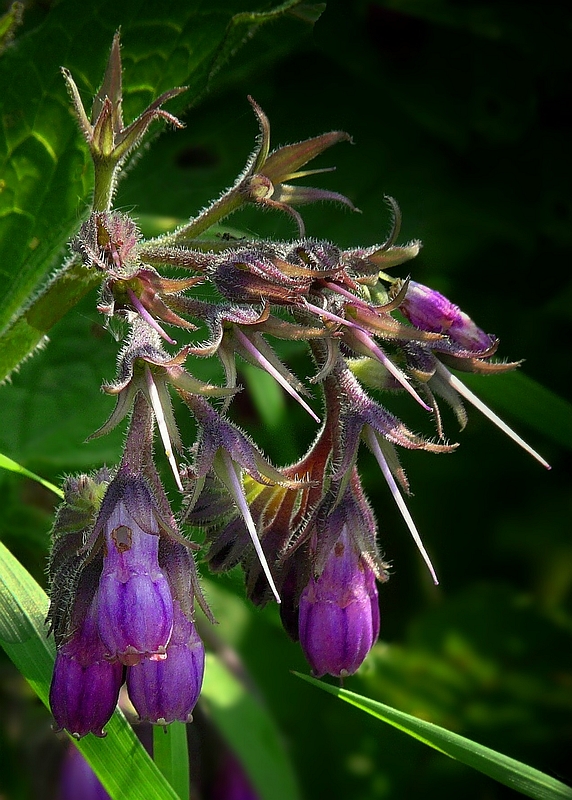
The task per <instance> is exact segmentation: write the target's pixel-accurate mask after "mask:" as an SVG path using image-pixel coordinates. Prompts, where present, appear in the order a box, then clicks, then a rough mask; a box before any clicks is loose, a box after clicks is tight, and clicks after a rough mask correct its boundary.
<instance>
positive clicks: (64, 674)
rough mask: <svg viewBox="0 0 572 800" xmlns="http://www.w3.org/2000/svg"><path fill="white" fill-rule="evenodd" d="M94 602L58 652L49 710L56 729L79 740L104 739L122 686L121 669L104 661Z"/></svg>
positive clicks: (104, 656)
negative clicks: (91, 736) (86, 736)
mask: <svg viewBox="0 0 572 800" xmlns="http://www.w3.org/2000/svg"><path fill="white" fill-rule="evenodd" d="M97 622H98V603H97V599H94V601H93V602H92V604H91V606H90V607H89V609H88V611H87V614H86V615H85V617H84V618H83V619H82V620H80V621H78V623H77V628H76V630H75V631H74V632H73V633H72V634H71V636H70V637H69V639H68V640H67V641H66V642H65V644H63V645H62V646H61V647H60V648H59V649H58V651H57V654H56V663H55V666H54V673H53V676H52V683H51V686H50V708H51V709H52V714H53V715H54V719H55V721H56V724H57V726H58V728H60V729H61V728H65V730H67V731H68V732H69V733H70V734H71V735H72V736H74V737H75V738H76V739H79V738H80V737H82V736H85V735H86V734H88V733H94V734H95V735H96V736H105V733H104V730H103V728H104V725H105V724H106V723H107V722H108V721H109V719H110V717H111V715H112V714H113V711H114V709H115V706H116V705H117V700H118V697H119V689H120V688H121V684H122V683H123V666H122V664H120V663H118V662H112V661H110V660H109V658H108V657H107V655H108V654H107V648H106V646H105V645H104V644H103V642H102V641H101V639H100V636H99V631H98V625H97Z"/></svg>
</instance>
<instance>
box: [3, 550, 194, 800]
mask: <svg viewBox="0 0 572 800" xmlns="http://www.w3.org/2000/svg"><path fill="white" fill-rule="evenodd" d="M47 610H48V598H47V596H46V594H45V592H43V591H42V589H41V588H40V586H39V585H38V584H37V583H36V582H35V581H34V579H33V578H32V577H31V575H30V574H29V573H28V572H27V571H26V570H25V569H24V568H23V567H22V565H21V564H20V563H19V562H18V561H17V560H16V559H15V558H14V556H13V555H12V554H11V553H10V551H9V550H7V549H6V547H5V546H4V545H3V544H2V543H1V542H0V644H1V645H2V647H3V648H4V650H5V651H6V653H7V654H8V656H9V657H10V658H11V659H12V661H13V662H14V664H15V665H16V667H17V668H18V669H19V670H20V672H21V673H22V675H23V676H24V677H25V678H26V680H27V681H28V683H29V684H30V686H31V687H32V689H33V690H34V691H35V692H36V694H37V695H38V697H39V698H40V700H41V701H42V702H43V703H44V705H46V706H47V705H48V692H49V686H50V682H51V677H52V669H53V665H54V658H55V652H54V644H53V640H52V639H47V638H46V627H45V624H44V620H45V618H46V613H47ZM106 730H107V734H108V735H107V737H106V738H105V739H98V738H96V737H95V736H91V735H90V736H87V737H85V738H84V739H81V741H79V742H76V745H77V747H78V748H79V750H80V751H81V752H82V753H83V755H84V756H85V758H86V759H87V761H88V762H89V763H90V764H91V766H92V768H93V770H94V772H95V773H96V775H97V776H98V778H99V779H100V781H101V782H102V784H103V785H104V786H105V788H106V789H107V791H108V792H109V794H110V795H111V797H112V798H114V800H140V799H141V798H142V797H145V800H178V798H177V794H176V793H175V792H174V791H173V789H172V788H171V787H170V786H169V784H168V783H167V781H166V780H165V778H164V777H163V776H162V775H161V773H160V772H159V770H158V769H157V767H156V766H155V764H154V763H153V762H152V760H151V759H150V757H149V756H148V755H147V752H146V751H145V749H144V747H143V745H142V744H141V743H140V742H139V740H138V739H137V737H136V736H135V734H134V733H133V730H132V728H131V726H130V725H129V723H128V722H127V720H126V719H125V717H124V715H123V714H122V713H121V711H119V710H116V711H115V713H114V715H113V717H112V718H111V720H110V722H109V723H108V724H107V725H106Z"/></svg>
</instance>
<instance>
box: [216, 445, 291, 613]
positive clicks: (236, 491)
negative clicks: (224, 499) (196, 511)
mask: <svg viewBox="0 0 572 800" xmlns="http://www.w3.org/2000/svg"><path fill="white" fill-rule="evenodd" d="M219 452H220V455H221V456H222V459H223V462H224V465H225V467H226V473H227V475H228V480H229V484H227V487H228V489H229V491H230V492H231V493H232V496H233V499H234V502H235V503H236V505H237V507H238V510H239V511H240V513H241V514H242V518H243V520H244V523H245V525H246V529H247V531H248V533H249V535H250V538H251V539H252V544H253V546H254V549H255V551H256V555H257V556H258V560H259V561H260V565H261V567H262V569H263V571H264V574H265V575H266V579H267V581H268V583H269V585H270V588H271V589H272V593H273V594H274V597H275V598H276V602H277V603H280V602H281V600H280V595H279V594H278V589H277V588H276V584H275V583H274V578H273V577H272V573H271V572H270V567H269V566H268V561H267V560H266V556H265V555H264V550H263V549H262V545H261V544H260V539H259V538H258V533H257V531H256V525H255V524H254V520H253V519H252V514H251V513H250V508H249V506H248V503H247V502H246V497H245V496H244V489H243V487H242V484H241V482H240V480H239V478H238V475H237V474H236V470H235V468H234V464H233V462H232V459H231V457H230V455H229V453H228V452H227V451H226V450H222V449H221V450H220V451H219Z"/></svg>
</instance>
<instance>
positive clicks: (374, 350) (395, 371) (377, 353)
mask: <svg viewBox="0 0 572 800" xmlns="http://www.w3.org/2000/svg"><path fill="white" fill-rule="evenodd" d="M354 335H355V337H356V339H358V340H359V341H360V342H361V343H362V344H365V345H366V347H367V349H368V350H369V351H370V352H371V354H372V355H373V356H374V357H375V358H376V359H377V360H378V361H379V362H380V363H381V364H383V366H384V367H385V368H386V370H387V371H388V372H390V373H391V374H392V375H393V377H394V378H396V379H397V380H398V381H399V383H400V384H401V385H402V386H403V388H404V389H405V391H406V392H408V393H409V394H410V395H411V397H413V399H414V400H416V401H417V402H418V403H419V405H420V406H421V407H422V408H424V409H425V411H429V412H432V411H433V409H432V408H431V406H428V405H427V403H426V402H425V401H424V400H422V399H421V397H420V396H419V395H418V394H417V392H416V391H415V389H414V388H413V386H412V385H411V384H410V383H409V381H408V380H407V377H406V376H405V375H404V374H403V372H402V371H401V370H400V369H399V368H398V367H396V366H395V364H394V363H393V361H392V360H391V359H390V358H388V357H387V356H386V355H385V353H384V352H383V350H382V349H381V347H378V346H377V345H376V343H375V342H374V341H373V339H372V338H371V336H368V334H367V333H366V332H365V331H364V330H363V329H362V328H360V327H356V328H355V330H354Z"/></svg>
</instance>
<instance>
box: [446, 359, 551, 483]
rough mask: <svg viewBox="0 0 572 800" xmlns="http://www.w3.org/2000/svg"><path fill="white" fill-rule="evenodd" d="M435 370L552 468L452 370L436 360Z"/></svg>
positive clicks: (534, 456)
mask: <svg viewBox="0 0 572 800" xmlns="http://www.w3.org/2000/svg"><path fill="white" fill-rule="evenodd" d="M437 372H438V373H439V375H440V376H441V377H442V378H443V380H444V381H445V382H446V383H447V384H448V385H449V386H450V387H451V388H452V389H455V391H457V392H459V394H460V395H461V396H462V397H464V398H465V400H468V401H469V403H472V404H473V405H474V406H475V408H478V409H479V411H480V412H481V414H484V415H485V417H486V418H487V419H489V420H490V421H491V422H492V423H493V425H496V426H497V428H500V430H501V431H502V432H503V433H506V435H507V436H508V437H509V439H512V440H513V442H516V444H518V445H520V447H522V449H523V450H526V452H527V453H529V454H530V455H531V456H532V457H533V458H535V459H536V460H537V461H538V462H540V463H541V464H542V466H543V467H546V469H552V467H551V466H550V464H549V463H548V461H546V460H545V459H544V458H542V456H541V455H540V454H539V453H537V452H536V450H534V449H533V448H532V447H531V446H530V445H529V444H527V443H526V442H525V441H524V439H521V437H520V436H519V435H518V433H515V431H513V429H512V428H509V426H508V425H507V424H506V422H503V420H502V419H501V418H500V417H498V416H497V415H496V414H495V412H494V411H492V409H490V408H489V407H488V406H487V405H485V404H484V403H483V401H482V400H480V399H479V398H478V397H477V395H476V394H473V392H472V391H471V390H470V389H469V388H468V387H467V386H465V384H464V383H462V382H461V381H460V380H459V379H458V378H457V376H456V375H453V373H452V372H449V370H448V369H447V367H445V366H443V364H441V363H440V362H437Z"/></svg>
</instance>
